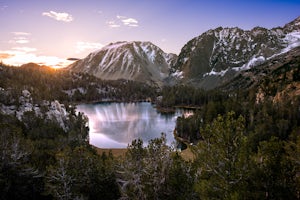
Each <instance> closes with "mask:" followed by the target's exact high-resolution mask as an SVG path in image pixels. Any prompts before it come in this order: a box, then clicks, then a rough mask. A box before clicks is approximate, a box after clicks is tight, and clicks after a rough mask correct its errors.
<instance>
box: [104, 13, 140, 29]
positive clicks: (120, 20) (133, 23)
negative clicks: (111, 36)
mask: <svg viewBox="0 0 300 200" xmlns="http://www.w3.org/2000/svg"><path fill="white" fill-rule="evenodd" d="M106 24H107V25H108V26H109V27H110V28H119V27H121V25H123V26H127V27H138V26H139V21H138V20H137V19H134V18H131V17H126V16H121V15H117V16H116V19H115V20H111V21H107V22H106Z"/></svg>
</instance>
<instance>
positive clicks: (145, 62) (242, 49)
mask: <svg viewBox="0 0 300 200" xmlns="http://www.w3.org/2000/svg"><path fill="white" fill-rule="evenodd" d="M298 46H300V17H298V18H296V19H295V20H293V21H291V22H289V23H287V24H285V25H284V26H282V27H275V28H272V29H267V28H263V27H258V26H257V27H254V28H252V29H251V30H243V29H241V28H238V27H233V28H228V27H225V28H223V27H218V28H216V29H210V30H208V31H206V32H204V33H203V34H201V35H199V36H197V37H195V38H193V39H191V40H190V41H188V42H187V43H186V44H185V45H184V46H183V48H182V49H181V52H180V53H179V55H178V56H177V55H174V54H167V53H165V52H163V51H162V50H161V49H160V48H159V47H157V46H155V45H154V44H152V43H151V42H137V41H133V42H116V43H110V44H109V45H107V46H105V47H103V48H102V49H100V50H97V51H95V52H92V53H91V54H89V55H88V56H87V57H86V58H84V59H81V60H79V61H76V62H75V63H73V64H71V65H70V66H69V67H68V69H70V70H72V71H76V72H84V73H89V74H91V75H95V76H96V77H98V78H101V79H109V80H115V79H126V80H134V81H139V82H146V83H150V84H158V85H160V86H162V85H164V84H176V83H184V84H192V85H194V86H197V87H201V88H203V89H213V88H216V87H219V86H221V85H222V84H226V83H227V82H228V81H230V80H232V79H233V78H234V77H235V76H237V75H238V74H239V73H242V72H243V71H245V70H248V69H250V68H252V67H255V66H257V65H260V64H262V63H264V62H267V61H268V60H269V59H272V58H273V57H276V56H279V55H281V54H284V53H286V52H288V51H290V50H292V49H293V48H295V47H298Z"/></svg>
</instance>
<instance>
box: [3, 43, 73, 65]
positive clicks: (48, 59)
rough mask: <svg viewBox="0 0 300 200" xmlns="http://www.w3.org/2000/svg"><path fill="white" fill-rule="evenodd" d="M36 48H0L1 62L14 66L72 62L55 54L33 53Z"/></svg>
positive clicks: (67, 63) (66, 63)
mask: <svg viewBox="0 0 300 200" xmlns="http://www.w3.org/2000/svg"><path fill="white" fill-rule="evenodd" d="M36 50H37V49H36V48H31V47H14V48H12V49H11V50H6V51H1V50H0V59H1V61H2V62H3V63H5V64H8V65H14V66H19V65H23V64H26V63H29V62H34V63H37V64H42V65H47V66H52V67H65V66H67V65H69V64H71V63H72V62H71V61H68V60H66V59H63V58H59V57H56V56H45V55H36V54H35V53H34V52H35V51H36Z"/></svg>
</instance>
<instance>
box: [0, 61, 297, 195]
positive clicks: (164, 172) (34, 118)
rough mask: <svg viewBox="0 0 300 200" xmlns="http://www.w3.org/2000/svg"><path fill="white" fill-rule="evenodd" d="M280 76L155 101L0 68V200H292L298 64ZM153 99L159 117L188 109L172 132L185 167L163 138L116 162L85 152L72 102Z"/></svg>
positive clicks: (84, 80) (80, 78) (109, 87)
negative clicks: (188, 155)
mask: <svg viewBox="0 0 300 200" xmlns="http://www.w3.org/2000/svg"><path fill="white" fill-rule="evenodd" d="M284 66H288V67H284ZM284 66H278V67H279V68H276V69H277V70H274V71H272V73H271V74H272V76H271V75H270V76H266V77H264V78H261V79H260V80H258V81H257V84H253V85H252V86H251V87H249V88H248V89H243V90H241V89H239V90H229V89H228V87H224V88H219V89H218V90H212V91H204V90H201V89H198V88H194V87H192V86H186V85H177V86H173V87H165V88H163V89H162V91H158V90H157V88H149V87H148V86H147V87H146V86H145V85H143V84H141V85H139V84H135V83H134V82H130V81H114V82H107V81H102V80H99V79H97V78H94V77H92V76H88V75H85V74H79V73H69V72H66V71H60V70H54V69H51V68H46V67H40V66H23V67H21V68H15V67H9V66H4V65H1V67H0V77H1V78H0V87H1V91H0V94H1V96H0V97H1V98H0V137H1V140H0V153H1V154H0V159H1V161H0V194H1V198H0V199H299V198H300V196H299V194H300V176H299V173H300V168H299V167H300V165H299V163H300V160H299V155H300V135H299V133H300V98H299V95H298V93H297V91H298V89H297V88H298V87H297V85H298V83H299V79H298V75H297V70H299V68H298V66H299V62H298V61H293V62H290V63H289V64H288V65H284ZM279 86H280V87H279ZM93 91H94V92H93ZM128 94H130V95H128ZM285 94H288V95H285ZM159 95H161V96H162V98H161V102H160V103H159V104H160V106H161V107H168V108H173V107H174V106H185V107H190V108H192V109H194V115H192V116H190V117H186V118H185V117H184V116H182V117H180V118H178V120H177V126H176V132H175V133H176V134H177V135H178V136H179V137H181V138H183V139H184V141H187V146H188V148H189V150H191V152H192V153H193V158H194V159H193V160H187V159H185V158H184V157H182V154H181V152H180V151H177V150H176V149H175V148H174V147H172V146H171V147H170V146H167V145H166V139H165V136H164V135H162V137H161V138H157V139H154V140H152V141H150V142H149V144H148V145H147V146H146V145H144V143H143V141H141V140H135V141H133V142H132V144H131V145H129V146H128V148H127V153H126V155H125V156H124V157H118V158H117V157H114V156H113V155H112V154H111V153H109V154H105V153H104V154H102V155H99V154H97V152H96V150H95V149H94V148H93V147H92V146H90V145H89V144H88V137H87V136H88V127H87V122H88V119H87V118H86V117H85V116H84V115H83V114H82V113H76V112H75V106H74V103H75V102H91V101H101V100H119V101H135V100H143V99H146V98H147V97H151V98H156V97H157V96H159ZM159 99H160V98H159ZM190 143H193V144H190Z"/></svg>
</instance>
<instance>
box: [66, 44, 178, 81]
mask: <svg viewBox="0 0 300 200" xmlns="http://www.w3.org/2000/svg"><path fill="white" fill-rule="evenodd" d="M176 59H177V56H176V55H175V54H167V53H165V52H163V51H162V50H161V49H160V48H159V47H157V46H155V45H154V44H152V43H150V42H116V43H111V44H109V45H107V46H105V47H103V48H102V49H100V50H98V51H95V52H93V53H91V54H89V55H88V56H87V57H86V58H84V59H81V60H78V61H76V62H75V63H73V64H71V65H70V66H69V67H68V69H70V70H72V71H75V72H83V73H88V74H91V75H94V76H96V77H98V78H101V79H106V80H117V79H126V80H134V81H139V82H146V83H150V84H152V83H158V84H159V85H161V84H162V83H163V80H164V79H165V78H167V77H168V75H169V71H170V66H171V65H174V63H175V61H176Z"/></svg>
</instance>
